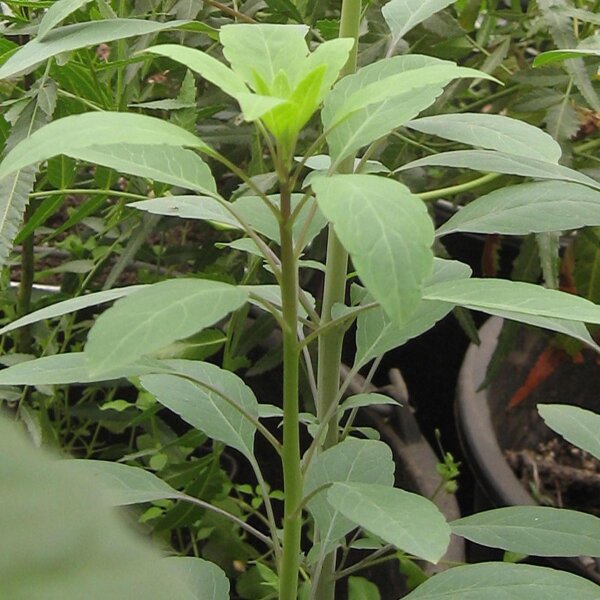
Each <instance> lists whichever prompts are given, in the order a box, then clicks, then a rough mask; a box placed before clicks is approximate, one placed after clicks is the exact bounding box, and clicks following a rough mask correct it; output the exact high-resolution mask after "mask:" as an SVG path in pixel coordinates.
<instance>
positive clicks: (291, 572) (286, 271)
mask: <svg viewBox="0 0 600 600" xmlns="http://www.w3.org/2000/svg"><path fill="white" fill-rule="evenodd" d="M291 212H292V211H291V190H290V188H289V186H288V182H287V181H284V182H282V186H281V224H280V237H281V300H282V315H283V483H284V494H285V502H284V504H285V506H284V517H283V556H282V561H281V567H280V571H279V575H280V577H279V581H280V588H279V599H280V600H297V597H298V596H297V591H298V570H299V566H300V536H301V533H302V511H299V510H298V507H299V506H300V502H301V501H302V471H301V467H300V429H299V407H298V371H299V359H300V345H299V343H298V335H297V326H298V267H297V261H296V257H295V255H294V241H293V238H292V223H293V221H292V219H291V218H290V216H291Z"/></svg>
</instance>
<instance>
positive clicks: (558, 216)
mask: <svg viewBox="0 0 600 600" xmlns="http://www.w3.org/2000/svg"><path fill="white" fill-rule="evenodd" d="M586 225H600V192H598V191H596V190H592V189H590V188H589V187H587V186H583V185H579V184H577V183H569V182H566V181H552V182H549V181H545V182H534V183H523V184H521V185H513V186H508V187H504V188H501V189H499V190H495V191H493V192H491V193H489V194H486V195H485V196H481V197H480V198H477V200H474V201H473V202H470V203H469V204H467V205H466V206H465V207H463V208H461V209H460V210H459V211H458V212H457V213H456V214H455V215H454V216H453V217H452V218H451V219H449V220H448V221H447V222H446V223H444V224H443V225H442V226H441V227H439V228H438V230H437V232H436V234H437V235H439V236H442V235H447V234H448V233H454V232H456V231H471V232H477V233H502V234H509V235H527V234H528V233H540V232H552V231H561V230H566V229H577V228H579V227H585V226H586Z"/></svg>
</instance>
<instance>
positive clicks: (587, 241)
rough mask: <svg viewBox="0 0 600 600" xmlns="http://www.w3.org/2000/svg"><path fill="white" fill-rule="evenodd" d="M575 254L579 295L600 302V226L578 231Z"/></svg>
mask: <svg viewBox="0 0 600 600" xmlns="http://www.w3.org/2000/svg"><path fill="white" fill-rule="evenodd" d="M573 255H574V258H575V267H574V269H573V277H574V279H575V287H576V288H577V293H578V295H580V296H583V297H584V298H587V299H588V300H591V301H592V302H595V303H596V304H598V303H600V228H598V227H595V228H591V227H590V228H586V229H582V230H581V231H579V232H577V236H576V237H575V242H574V244H573Z"/></svg>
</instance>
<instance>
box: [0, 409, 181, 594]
mask: <svg viewBox="0 0 600 600" xmlns="http://www.w3.org/2000/svg"><path fill="white" fill-rule="evenodd" d="M0 453H1V454H2V457H3V460H2V461H0V479H1V480H2V482H3V485H2V488H1V489H0V504H1V505H2V511H1V512H0V531H2V543H3V544H5V545H6V546H5V548H7V549H10V550H9V551H6V552H2V553H1V554H0V580H1V581H2V595H3V596H4V597H5V598H11V599H15V600H17V599H19V598H23V599H25V598H26V599H27V600H49V599H50V598H56V599H60V600H81V598H86V599H87V600H105V599H107V598H110V599H111V600H131V598H133V597H136V596H137V595H139V597H140V598H144V599H145V600H164V599H165V598H169V600H190V595H189V592H188V591H187V590H186V589H185V586H183V585H182V584H181V583H180V582H179V580H178V577H177V574H174V573H173V572H172V571H171V569H170V568H169V563H168V562H166V561H164V559H162V558H160V555H159V553H158V551H156V550H153V549H151V548H150V546H149V545H148V544H147V543H145V542H144V541H143V540H142V539H141V538H138V536H136V535H134V534H133V533H132V532H131V531H129V530H128V528H127V526H126V525H125V523H124V522H123V519H121V518H119V517H118V516H117V515H116V514H115V513H114V510H113V509H109V508H108V507H107V506H106V505H105V504H104V503H103V502H102V500H101V498H102V492H101V490H100V488H98V486H97V484H96V483H95V482H94V481H93V479H92V478H91V477H88V476H85V474H78V475H77V476H74V475H72V474H71V473H67V472H65V471H64V470H63V469H62V462H63V461H58V460H56V459H55V458H54V457H52V458H50V457H49V455H48V454H47V453H46V452H42V451H40V450H35V449H34V448H33V447H32V445H31V443H29V442H28V441H26V440H25V438H24V437H23V435H22V433H21V432H19V431H18V427H17V425H16V424H15V423H8V422H7V421H6V420H5V418H4V417H2V418H1V419H0Z"/></svg>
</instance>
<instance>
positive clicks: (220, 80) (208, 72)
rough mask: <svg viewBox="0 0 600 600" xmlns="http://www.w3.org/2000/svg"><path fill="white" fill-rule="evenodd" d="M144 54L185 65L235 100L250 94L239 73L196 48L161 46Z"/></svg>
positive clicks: (171, 45)
mask: <svg viewBox="0 0 600 600" xmlns="http://www.w3.org/2000/svg"><path fill="white" fill-rule="evenodd" d="M144 52H148V53H150V54H158V55H159V56H166V57H168V58H170V59H172V60H175V61H177V62H179V63H182V64H184V65H185V66H186V67H187V68H188V69H191V70H192V71H194V72H195V73H198V74H199V75H201V76H202V77H203V78H204V79H206V80H207V81H210V82H211V83H213V84H214V85H216V86H217V87H219V88H220V89H222V90H223V91H224V92H225V93H226V94H228V95H229V96H231V97H233V98H237V96H238V95H239V94H246V93H248V88H247V87H246V84H245V83H244V80H243V79H242V78H241V77H240V76H239V75H238V74H237V73H235V72H234V71H232V70H231V69H230V68H229V67H227V66H225V65H224V64H223V63H222V62H220V61H218V60H217V59H216V58H213V57H212V56H210V55H209V54H206V53H205V52H201V51H200V50H196V49H195V48H188V47H186V46H179V45H176V44H161V45H159V46H150V48H147V49H146V50H144Z"/></svg>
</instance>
